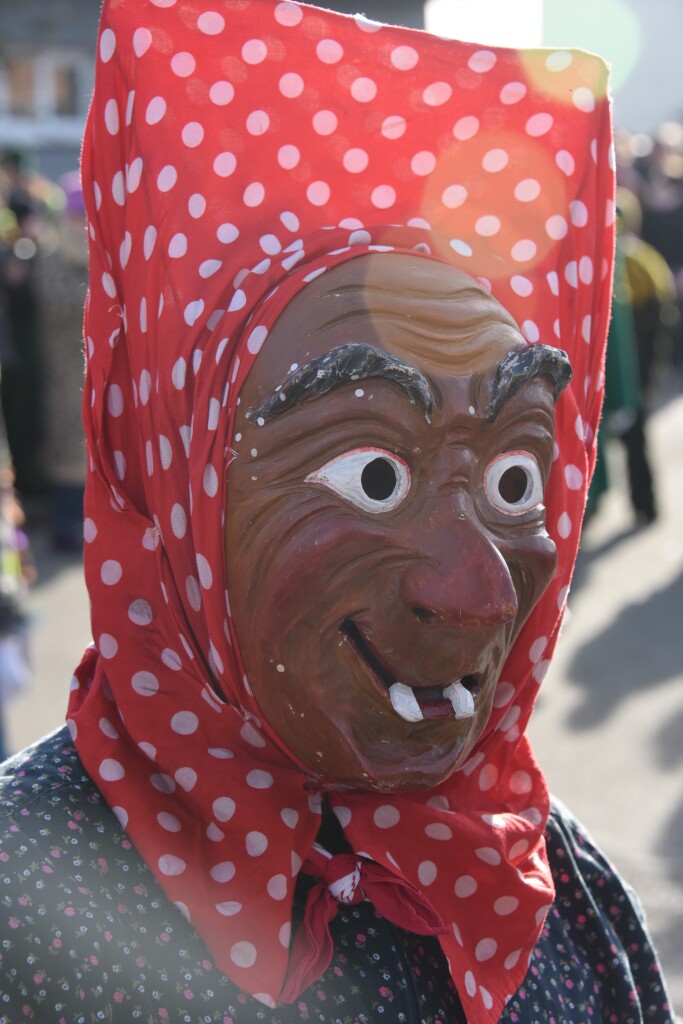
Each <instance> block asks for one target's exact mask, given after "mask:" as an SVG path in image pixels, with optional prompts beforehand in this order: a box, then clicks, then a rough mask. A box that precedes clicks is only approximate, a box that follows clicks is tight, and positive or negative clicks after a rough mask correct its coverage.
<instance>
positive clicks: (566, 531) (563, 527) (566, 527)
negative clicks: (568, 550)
mask: <svg viewBox="0 0 683 1024" xmlns="http://www.w3.org/2000/svg"><path fill="white" fill-rule="evenodd" d="M557 532H558V533H559V535H560V537H561V538H562V540H566V539H567V537H569V535H570V534H571V532H572V521H571V519H570V518H569V516H568V515H567V513H566V512H563V513H562V515H561V516H560V518H559V519H558V520H557Z"/></svg>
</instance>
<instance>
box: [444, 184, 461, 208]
mask: <svg viewBox="0 0 683 1024" xmlns="http://www.w3.org/2000/svg"><path fill="white" fill-rule="evenodd" d="M466 199H467V189H466V188H465V187H464V186H463V185H449V186H448V188H446V189H444V192H443V194H442V196H441V202H442V203H443V205H444V206H446V207H447V208H448V209H449V210H455V209H457V207H458V206H462V204H463V203H464V202H465V200H466Z"/></svg>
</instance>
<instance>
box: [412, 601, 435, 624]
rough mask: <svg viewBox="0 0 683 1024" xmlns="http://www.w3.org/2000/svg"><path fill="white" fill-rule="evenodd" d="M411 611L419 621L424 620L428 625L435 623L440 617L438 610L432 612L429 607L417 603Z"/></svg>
mask: <svg viewBox="0 0 683 1024" xmlns="http://www.w3.org/2000/svg"><path fill="white" fill-rule="evenodd" d="M411 611H412V613H413V615H414V616H415V618H416V619H417V621H418V622H423V623H424V624H425V625H426V626H431V625H433V623H435V622H437V621H438V618H439V617H438V615H437V614H436V612H431V611H430V610H429V609H428V608H420V606H419V605H417V604H414V605H413V607H412V609H411Z"/></svg>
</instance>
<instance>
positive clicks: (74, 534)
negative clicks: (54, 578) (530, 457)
mask: <svg viewBox="0 0 683 1024" xmlns="http://www.w3.org/2000/svg"><path fill="white" fill-rule="evenodd" d="M59 185H60V187H61V188H62V189H63V192H64V209H63V211H62V212H61V214H60V215H59V216H58V217H57V218H56V224H55V230H54V231H53V233H52V234H51V235H50V236H49V237H48V236H47V233H45V235H44V237H43V239H42V240H41V245H40V251H39V256H38V259H37V262H36V275H35V284H36V294H37V297H38V300H39V304H40V318H41V324H42V336H43V365H44V375H45V383H44V391H43V394H44V426H45V429H44V441H43V445H42V451H41V462H42V467H43V474H44V477H45V480H46V482H47V485H48V490H49V499H50V529H51V537H52V542H53V544H54V545H55V547H56V548H57V549H59V550H63V551H73V552H80V551H81V549H82V547H83V487H84V484H85V441H84V436H83V424H82V421H81V414H80V407H81V402H82V390H83V370H84V359H83V342H82V338H83V304H84V302H85V294H86V287H87V276H88V273H87V265H88V243H87V236H86V228H85V207H84V204H83V191H82V189H81V184H80V175H79V173H78V171H73V172H71V173H68V174H66V175H64V176H63V177H62V178H61V179H60V181H59Z"/></svg>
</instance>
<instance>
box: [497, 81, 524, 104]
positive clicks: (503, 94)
mask: <svg viewBox="0 0 683 1024" xmlns="http://www.w3.org/2000/svg"><path fill="white" fill-rule="evenodd" d="M526 93H527V87H526V85H524V83H523V82H508V83H507V85H504V86H503V88H502V89H501V90H500V102H501V103H505V104H506V106H512V104H513V103H519V101H520V100H521V99H524V97H525V96H526Z"/></svg>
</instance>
